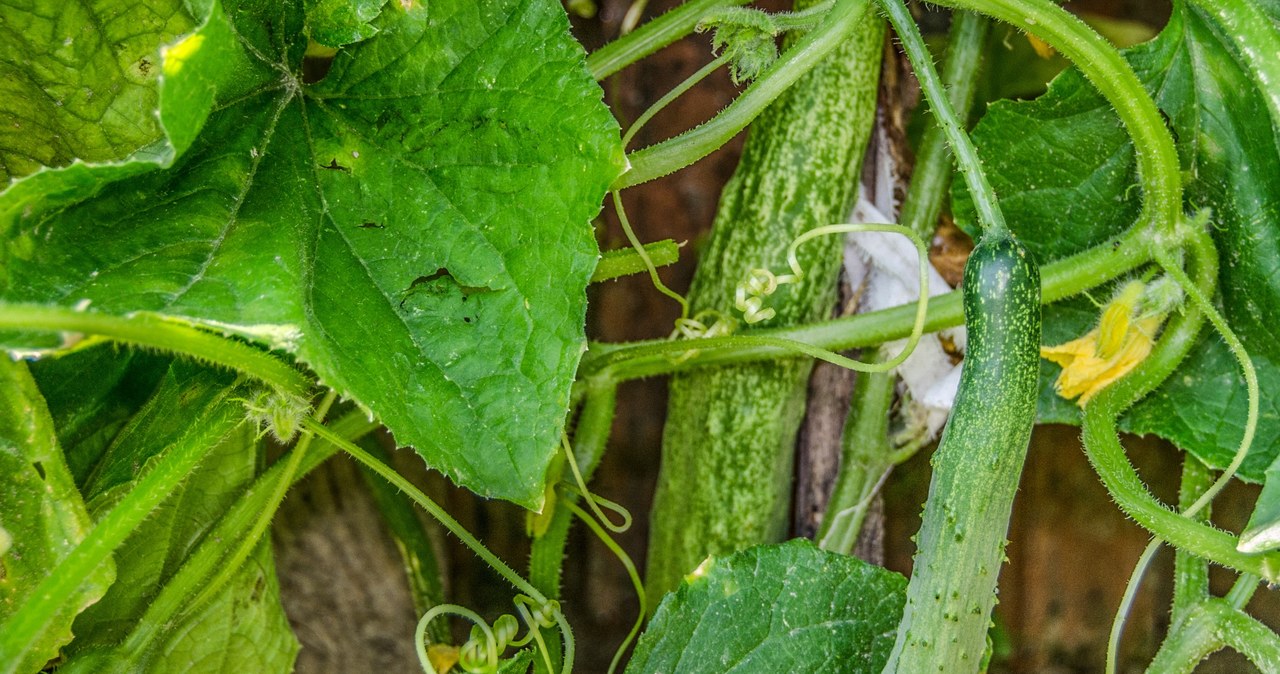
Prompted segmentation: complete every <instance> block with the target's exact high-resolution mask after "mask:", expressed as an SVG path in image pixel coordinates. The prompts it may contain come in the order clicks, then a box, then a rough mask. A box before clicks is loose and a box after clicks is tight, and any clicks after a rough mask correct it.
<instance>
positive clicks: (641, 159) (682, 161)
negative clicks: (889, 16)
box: [612, 0, 868, 190]
mask: <svg viewBox="0 0 1280 674" xmlns="http://www.w3.org/2000/svg"><path fill="white" fill-rule="evenodd" d="M867 4H868V0H838V2H836V3H835V5H833V6H832V8H831V13H830V14H829V15H827V17H826V19H825V20H824V21H823V22H822V24H820V25H819V26H817V27H816V28H814V29H813V30H812V31H810V32H809V33H808V34H806V35H805V36H804V37H803V38H801V39H800V40H799V41H798V42H797V43H796V44H795V46H794V47H792V48H790V49H788V50H787V51H786V53H784V54H783V55H782V57H781V58H779V59H778V60H777V61H775V62H774V64H773V65H771V66H769V68H768V69H767V70H765V72H764V73H762V74H761V75H760V77H758V78H757V79H756V81H755V82H752V83H751V86H749V87H747V89H746V90H745V91H743V92H742V93H741V94H739V95H738V97H737V98H735V99H734V101H733V102H732V103H730V104H729V107H727V108H725V109H724V110H722V111H721V112H720V113H719V114H717V115H716V116H715V117H714V118H712V119H711V120H710V121H707V122H705V123H704V124H702V125H700V126H698V127H696V128H693V129H690V130H689V131H686V132H684V133H682V134H680V135H679V136H676V137H675V138H671V139H668V140H665V141H663V142H661V143H658V144H657V145H651V146H649V147H646V148H644V149H643V150H639V151H636V152H633V153H631V154H629V155H628V156H627V158H628V160H629V162H630V164H631V168H630V170H628V171H627V172H626V173H623V174H622V175H621V176H620V177H619V178H618V179H617V180H616V181H614V184H613V188H612V189H615V190H621V189H625V188H627V187H632V186H634V185H639V184H641V183H644V182H648V181H650V180H653V179H654V178H661V177H662V176H665V175H667V174H669V173H673V172H675V171H678V170H680V169H682V168H684V167H686V166H688V165H690V164H692V163H694V162H696V161H698V160H699V159H702V158H703V157H705V156H707V155H709V154H711V153H712V152H714V151H715V150H716V149H718V148H720V147H721V146H723V145H724V144H725V143H727V142H729V140H730V139H731V138H733V137H734V136H736V135H738V133H739V132H740V131H742V130H743V129H745V128H746V127H747V125H748V124H750V123H751V120H753V119H755V118H756V116H758V115H759V114H760V113H761V112H763V111H764V109H765V108H766V107H768V106H769V104H770V103H772V102H773V101H774V100H775V99H776V98H777V97H778V96H780V95H781V94H782V92H784V91H786V90H787V89H788V88H789V87H790V86H791V85H792V84H795V82H796V80H798V79H800V77H802V76H803V75H804V74H805V73H807V72H809V71H810V70H812V69H813V67H814V66H816V65H818V63H820V62H821V61H822V59H823V58H825V57H826V56H827V55H828V54H830V53H831V52H832V51H834V50H835V49H836V48H837V47H839V46H840V45H841V44H842V43H843V42H844V41H845V40H846V39H847V38H848V37H849V35H850V33H851V32H852V31H853V29H854V27H855V26H856V25H857V23H858V22H859V21H861V20H863V18H864V16H865V14H866V10H867ZM636 32H637V33H638V32H639V31H636Z"/></svg>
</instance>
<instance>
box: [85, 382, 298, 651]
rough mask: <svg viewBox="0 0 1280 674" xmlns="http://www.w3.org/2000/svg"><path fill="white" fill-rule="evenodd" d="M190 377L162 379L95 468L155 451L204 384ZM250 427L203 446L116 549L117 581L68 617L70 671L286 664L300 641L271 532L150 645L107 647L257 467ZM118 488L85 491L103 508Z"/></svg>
mask: <svg viewBox="0 0 1280 674" xmlns="http://www.w3.org/2000/svg"><path fill="white" fill-rule="evenodd" d="M189 374H190V375H193V376H195V377H200V378H202V379H205V380H208V381H210V382H213V381H216V379H217V377H214V376H211V373H210V372H209V371H207V370H206V371H204V372H191V373H189ZM191 383H192V382H191V380H190V379H189V378H185V377H184V378H183V380H181V381H180V380H179V379H178V378H172V377H171V378H168V379H167V380H166V385H165V386H163V387H161V389H160V390H159V391H158V392H157V393H156V396H155V398H153V399H152V401H151V404H149V405H148V406H147V408H146V409H145V410H144V411H142V412H140V413H139V415H138V416H137V417H135V418H134V420H133V421H132V422H131V423H130V431H128V432H126V433H123V434H121V441H120V442H119V443H117V444H116V445H113V447H112V451H110V452H109V453H108V455H107V456H106V457H104V460H103V466H102V468H101V469H100V474H103V475H117V474H121V473H123V472H126V471H125V470H124V467H125V466H127V465H129V464H132V463H133V462H134V461H143V462H145V461H146V460H147V458H146V457H149V456H152V455H154V454H156V453H157V452H158V451H161V450H162V449H163V447H162V443H163V440H161V439H160V438H163V437H164V435H165V434H164V433H162V432H156V430H159V428H160V427H162V426H163V425H164V418H165V417H167V416H169V415H170V414H171V413H172V411H173V410H172V406H173V405H174V404H176V403H177V402H178V401H179V400H187V399H189V398H190V397H191V396H193V395H198V389H199V388H200V387H202V386H203V383H200V384H196V386H195V387H193V386H190V385H189V384H191ZM134 429H136V430H134ZM152 429H156V430H152ZM256 433H257V431H256V429H254V428H253V427H252V426H250V425H249V424H241V425H240V426H239V427H238V428H237V429H236V430H235V431H233V432H232V433H231V434H230V435H228V436H227V437H226V438H225V439H224V440H223V442H221V443H220V444H218V445H217V446H216V447H213V448H211V449H210V450H209V454H208V456H207V457H206V458H205V459H204V461H202V462H201V464H200V465H199V466H198V467H197V468H196V470H194V471H193V472H192V473H191V476H190V477H189V478H188V479H187V480H186V481H184V482H183V484H182V485H181V486H180V487H179V488H178V489H176V490H175V491H174V493H173V494H172V495H171V496H170V497H169V498H168V499H167V500H166V501H165V502H164V503H163V504H161V505H160V507H159V508H157V509H156V511H155V512H154V513H152V515H151V516H150V517H148V518H147V520H146V521H145V522H144V523H143V524H142V526H140V527H139V528H138V529H137V531H136V532H134V533H133V535H131V536H130V537H129V539H128V541H126V542H125V544H124V545H123V546H121V548H120V549H119V550H118V551H117V552H116V555H115V558H116V569H117V582H116V584H115V585H113V586H112V587H111V589H110V590H109V591H108V592H107V595H106V596H105V597H104V598H103V599H102V601H100V602H99V603H97V604H95V605H94V606H91V607H89V609H88V610H86V611H85V612H84V613H82V614H81V615H80V616H79V618H77V619H76V622H75V631H76V637H77V638H76V641H75V642H74V643H73V644H72V647H73V649H72V651H71V658H70V660H69V662H68V664H67V667H68V669H69V670H70V671H71V672H77V671H95V670H97V671H107V670H111V671H146V672H175V673H177V672H191V673H193V674H195V673H202V674H203V673H207V674H231V673H232V672H263V673H264V674H267V673H270V672H282V673H283V672H289V671H292V668H293V662H294V658H295V657H296V655H297V652H298V643H297V640H296V639H295V638H294V636H293V632H292V631H291V630H290V627H289V622H288V619H287V617H286V616H285V613H284V608H283V607H282V606H281V604H280V599H279V583H278V581H277V579H276V573H275V561H274V559H273V557H272V554H271V546H270V540H269V538H264V539H263V540H262V541H261V542H260V543H259V545H258V547H257V549H255V551H254V553H253V554H252V556H250V558H249V559H248V560H247V561H246V563H245V564H244V565H243V566H242V567H241V568H240V569H239V570H238V571H237V573H236V574H235V575H234V576H233V577H232V579H231V580H230V581H229V582H228V583H227V585H226V586H225V587H223V588H222V590H221V591H220V592H219V593H218V594H217V595H215V596H214V597H212V598H211V599H210V600H209V601H208V603H206V604H204V605H203V606H201V607H199V608H198V609H197V610H196V612H195V613H193V614H191V615H187V616H184V617H183V618H181V619H180V620H177V621H175V623H174V624H173V626H172V627H171V629H166V630H162V631H160V632H159V636H158V637H157V638H156V639H155V641H154V642H152V643H151V644H150V647H149V648H146V649H143V650H141V652H133V651H128V650H125V649H123V648H115V647H116V646H117V645H118V644H120V643H122V642H123V641H124V639H125V637H126V636H128V635H129V632H130V630H132V629H135V628H136V627H137V626H138V624H139V620H140V619H141V618H142V616H143V613H144V611H145V610H146V609H147V607H148V606H149V605H150V603H151V601H152V599H153V598H154V597H155V595H156V593H158V592H159V590H160V589H161V588H162V587H164V585H165V584H166V583H168V582H169V581H170V580H171V579H172V578H173V576H174V574H175V573H176V572H177V570H178V568H179V567H180V566H181V564H182V563H183V561H184V560H185V559H186V558H187V556H188V555H189V554H190V553H191V552H192V551H193V550H194V549H195V548H196V546H197V545H199V544H201V543H202V542H204V540H205V538H206V535H207V534H208V533H209V531H210V530H211V529H212V528H213V526H214V525H215V524H216V523H217V521H218V519H219V517H220V516H221V515H222V514H223V513H224V512H226V511H227V509H228V508H230V507H231V504H232V503H234V502H235V500H236V499H237V498H238V497H239V496H240V495H241V494H242V493H243V492H244V490H245V488H246V487H247V486H248V485H249V484H250V482H251V481H252V480H253V478H254V477H255V475H256V474H257V468H258V449H257V441H256ZM117 488H118V487H115V486H112V485H111V484H110V481H108V480H100V481H98V484H97V486H96V488H94V489H92V490H91V491H90V492H89V494H88V497H89V502H90V505H91V507H94V506H96V508H95V510H105V509H107V508H108V506H109V505H110V501H111V499H110V494H111V493H112V492H113V491H115V490H116V489H117ZM224 545H225V544H224ZM197 589H199V588H197ZM108 662H109V663H110V665H108V664H107V663H108Z"/></svg>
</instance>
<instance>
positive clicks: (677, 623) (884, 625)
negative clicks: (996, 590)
mask: <svg viewBox="0 0 1280 674" xmlns="http://www.w3.org/2000/svg"><path fill="white" fill-rule="evenodd" d="M906 586H907V580H906V579H905V578H903V577H902V576H900V575H898V574H896V573H894V572H892V571H887V570H885V569H883V568H880V567H878V566H872V565H870V564H866V563H864V562H862V561H861V560H859V559H857V558H855V557H850V556H848V555H840V554H836V553H832V552H826V551H824V550H819V549H818V548H817V547H815V546H814V545H813V543H812V542H810V541H807V540H803V539H796V540H793V541H789V542H786V543H781V544H778V545H766V546H759V547H755V548H750V549H747V550H745V551H742V552H737V553H734V554H732V555H730V556H728V557H725V558H722V559H717V558H714V557H712V558H708V560H707V561H706V562H704V563H703V564H702V565H701V566H700V567H699V568H698V570H697V571H695V572H694V573H693V574H690V576H689V577H688V578H686V580H685V582H684V583H683V584H682V585H681V586H680V588H679V589H678V590H676V591H675V592H672V593H670V594H668V595H667V596H666V597H664V598H663V600H662V603H661V604H660V605H659V606H658V611H657V613H655V614H654V616H653V619H652V620H651V621H649V626H648V628H647V630H646V631H645V633H644V635H643V636H642V637H640V643H639V644H637V646H636V651H635V654H634V655H633V656H632V658H631V662H630V664H628V666H627V672H629V673H631V674H645V673H650V672H652V673H655V674H656V673H658V672H681V674H698V673H700V672H705V673H706V674H728V673H730V672H735V673H747V672H789V673H793V674H796V673H800V672H829V671H832V668H833V667H836V668H838V669H839V671H842V672H879V671H880V669H881V668H882V667H884V663H885V662H886V661H887V660H888V659H889V651H890V650H891V649H892V648H893V640H894V637H895V633H896V629H897V625H898V620H899V619H900V618H901V617H902V606H903V602H904V601H905V596H906V595H905V592H906Z"/></svg>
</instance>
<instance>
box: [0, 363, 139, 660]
mask: <svg viewBox="0 0 1280 674" xmlns="http://www.w3.org/2000/svg"><path fill="white" fill-rule="evenodd" d="M0 391H3V392H4V395H3V396H0V476H2V481H0V539H2V540H0V623H4V622H6V621H7V620H8V619H9V618H10V617H11V616H12V615H13V613H14V611H15V610H16V609H17V607H18V606H20V605H21V604H22V603H23V602H24V601H25V600H26V599H28V598H29V597H30V596H31V594H32V592H33V590H34V589H35V587H36V585H37V584H39V582H40V581H41V580H43V579H44V577H45V576H46V575H48V573H49V570H50V569H52V568H55V567H56V566H57V565H58V563H59V562H60V561H62V559H63V558H64V557H65V556H66V555H67V553H69V552H70V551H71V550H72V549H73V548H75V546H76V545H77V544H78V543H79V542H80V541H81V540H82V539H83V538H84V536H85V534H86V533H87V532H88V530H89V529H90V528H91V527H92V524H93V522H92V520H91V519H90V518H89V513H88V512H87V511H86V509H85V505H84V501H83V500H82V499H81V498H80V492H78V491H76V485H75V482H74V481H72V479H71V473H70V472H69V471H68V470H67V464H66V462H64V461H63V460H62V454H61V452H59V451H58V445H57V440H56V438H55V436H54V432H53V423H52V421H51V420H50V418H49V411H48V409H46V408H45V404H44V399H43V398H41V397H40V392H39V390H37V389H36V386H35V382H34V381H33V380H32V379H31V375H30V374H29V373H28V372H27V367H26V365H25V364H24V363H20V362H19V363H15V362H12V361H10V360H9V359H8V358H4V357H0ZM114 578H115V573H114V569H113V567H112V565H110V564H105V565H103V566H102V567H100V568H99V569H98V570H97V571H96V572H95V573H94V574H93V575H92V576H90V577H89V578H88V579H87V582H86V583H84V584H83V585H82V586H81V587H80V588H79V590H77V592H76V595H75V599H74V601H73V602H72V603H71V604H68V605H67V606H66V609H65V611H64V613H63V614H60V615H57V616H55V617H54V618H53V620H52V621H51V622H50V626H49V627H48V628H47V629H46V630H45V631H44V633H43V634H42V636H41V638H40V640H39V642H38V643H36V644H35V645H34V646H33V647H32V648H31V649H30V650H29V651H27V653H26V655H25V656H24V658H23V660H22V662H21V663H19V664H18V665H17V666H16V667H15V668H14V669H15V670H16V671H19V672H35V671H39V670H40V668H41V667H43V666H44V664H45V663H46V662H48V661H49V660H52V659H53V658H54V657H56V656H57V655H58V650H59V648H60V647H61V646H62V645H64V644H66V643H67V642H69V641H71V636H72V635H71V622H72V620H73V619H74V618H75V616H76V614H77V613H79V612H80V611H82V610H84V608H85V607H86V606H88V605H90V604H92V603H93V602H95V601H97V600H98V599H99V598H100V597H101V596H102V595H103V593H104V592H106V590H107V586H108V585H110V584H111V581H112V580H113V579H114Z"/></svg>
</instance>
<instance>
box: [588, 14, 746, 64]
mask: <svg viewBox="0 0 1280 674" xmlns="http://www.w3.org/2000/svg"><path fill="white" fill-rule="evenodd" d="M750 1H751V0H690V1H689V2H686V3H684V4H683V5H680V6H679V7H676V8H675V9H673V10H671V11H670V12H667V13H666V14H663V15H662V16H660V17H658V18H656V19H653V20H652V21H649V22H648V23H646V24H644V25H643V26H640V27H639V28H637V29H635V30H634V31H632V32H630V33H627V34H626V35H624V36H622V37H620V38H618V39H616V40H614V41H613V42H610V43H609V44H607V45H605V46H603V47H601V48H599V49H597V50H596V51H594V52H592V54H591V55H590V56H588V57H587V71H588V72H590V73H591V76H592V77H594V78H596V79H597V80H602V79H604V78H606V77H608V76H610V75H612V74H614V73H616V72H618V71H619V70H622V69H623V68H626V67H627V66H629V65H631V64H632V63H635V62H636V61H639V60H640V59H642V58H644V57H646V56H648V55H650V54H652V53H654V52H656V51H658V50H659V49H662V48H663V47H665V46H667V45H669V44H671V43H672V42H675V41H676V40H679V39H680V38H682V37H684V36H686V35H688V34H690V33H692V32H693V29H694V28H696V27H697V25H698V22H699V21H701V20H702V19H703V18H704V17H706V16H707V15H708V14H711V13H712V12H714V11H716V10H718V9H721V8H724V7H733V6H735V5H745V4H747V3H748V2H750Z"/></svg>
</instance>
